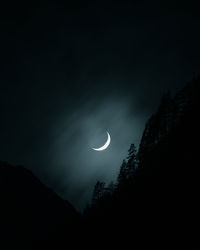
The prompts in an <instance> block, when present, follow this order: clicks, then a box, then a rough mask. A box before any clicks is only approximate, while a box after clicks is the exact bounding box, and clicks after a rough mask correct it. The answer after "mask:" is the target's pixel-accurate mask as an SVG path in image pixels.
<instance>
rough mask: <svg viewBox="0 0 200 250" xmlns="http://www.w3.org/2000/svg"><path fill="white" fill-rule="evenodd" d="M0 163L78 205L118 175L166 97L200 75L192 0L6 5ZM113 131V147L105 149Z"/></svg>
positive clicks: (198, 21) (0, 30) (2, 14)
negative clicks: (98, 149)
mask: <svg viewBox="0 0 200 250" xmlns="http://www.w3.org/2000/svg"><path fill="white" fill-rule="evenodd" d="M0 18H1V24H0V66H1V67H0V117H1V122H0V128H1V129H0V142H1V143H0V160H2V161H8V162H9V163H12V164H19V165H24V166H25V167H27V168H28V169H31V170H32V171H33V173H34V174H35V175H36V176H37V177H38V178H39V179H40V180H41V181H42V182H44V183H45V184H46V185H48V186H49V187H50V188H52V189H53V190H55V191H56V192H57V193H58V194H59V195H61V196H62V197H63V198H64V199H68V200H69V201H71V202H72V204H73V205H75V207H76V208H77V209H81V208H83V207H84V205H85V203H86V202H88V201H89V200H90V198H91V193H92V190H93V185H94V184H95V182H96V181H97V180H98V179H99V180H102V181H106V182H110V181H111V180H115V179H116V176H117V174H118V171H119V168H120V164H121V162H122V160H123V159H124V158H125V157H126V156H127V151H128V148H129V146H130V144H131V143H135V144H136V145H137V146H138V144H139V142H140V138H141V135H142V132H143V129H144V126H145V122H146V120H147V119H148V117H149V116H150V115H151V114H152V113H153V112H155V110H156V108H157V106H158V104H159V102H160V99H161V97H162V94H163V93H164V92H166V91H167V90H168V89H171V90H172V93H175V92H176V91H177V90H179V89H180V88H181V87H182V86H184V85H185V84H186V83H187V82H188V81H189V80H191V79H192V77H193V76H194V74H199V73H200V67H199V66H200V35H199V27H200V15H199V6H197V5H195V4H194V3H193V2H192V1H188V2H187V3H186V2H185V3H184V2H183V1H179V2H178V1H172V2H170V1H147V0H146V1H145V0H144V1H141V0H140V1H126V0H125V1H121V2H120V1H116V2H115V3H114V2H112V3H111V2H109V1H90V2H84V1H82V2H81V4H80V3H78V1H74V2H73V4H66V3H65V2H64V1H40V2H37V1H29V2H28V3H26V5H24V4H20V2H17V3H15V4H13V5H12V4H9V3H8V4H7V5H4V6H1V10H0ZM106 131H108V132H109V133H110V135H111V140H112V141H111V145H110V146H109V148H108V149H107V150H105V151H102V152H95V151H93V150H92V149H91V147H98V146H102V145H103V144H104V142H105V141H106V138H107V135H106Z"/></svg>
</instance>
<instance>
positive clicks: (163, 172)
mask: <svg viewBox="0 0 200 250" xmlns="http://www.w3.org/2000/svg"><path fill="white" fill-rule="evenodd" d="M199 86H200V80H199V79H194V80H193V81H192V82H191V83H190V84H188V85H187V86H186V87H185V88H184V89H183V90H182V91H180V92H179V93H178V94H177V95H176V96H175V98H174V99H171V100H168V101H167V103H166V102H165V103H163V102H162V103H161V106H160V107H159V109H158V112H157V113H156V114H155V115H154V116H153V118H151V119H150V121H148V123H147V126H146V129H145V132H144V135H143V139H142V142H141V145H140V150H139V154H138V156H139V158H140V162H139V167H138V169H137V170H136V171H135V173H134V175H133V176H132V178H130V179H128V180H127V181H125V182H124V183H123V184H120V185H119V184H118V185H117V187H116V189H115V190H114V192H113V194H112V195H111V196H103V197H102V198H101V199H99V201H98V202H97V203H96V204H94V205H92V206H91V207H90V208H88V209H87V210H86V213H85V217H86V220H89V221H90V223H91V227H93V226H95V225H98V227H99V228H100V227H101V228H105V229H104V230H102V231H101V229H99V231H101V236H102V232H103V235H104V236H103V238H107V236H108V235H110V239H111V240H110V242H113V243H114V242H116V241H115V239H116V238H117V239H118V241H117V242H118V244H119V243H121V244H122V246H123V247H127V245H128V244H132V246H133V248H134V247H135V248H136V247H137V249H138V247H139V249H141V248H142V249H143V248H144V249H146V248H147V247H152V246H153V247H154V248H155V247H158V248H159V249H163V248H165V247H166V246H168V247H170V248H172V249H175V248H176V249H181V248H182V247H186V246H187V248H188V249H194V247H196V246H197V245H198V240H199V231H198V225H199V222H200V221H199V211H200V206H199V190H200V176H199V166H200V158H199V157H200V150H199V142H200V130H199V128H200V122H199V119H198V116H199V107H200V105H199V100H200V99H199V97H200V91H199V89H200V88H199ZM165 100H166V99H165ZM168 104H169V105H168ZM169 106H170V108H169ZM104 232H106V233H104ZM111 235H112V236H114V237H111Z"/></svg>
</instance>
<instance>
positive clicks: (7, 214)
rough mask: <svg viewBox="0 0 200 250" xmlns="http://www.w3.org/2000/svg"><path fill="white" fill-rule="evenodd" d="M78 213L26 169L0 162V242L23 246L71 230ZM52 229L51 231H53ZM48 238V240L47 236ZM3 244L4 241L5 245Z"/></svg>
mask: <svg viewBox="0 0 200 250" xmlns="http://www.w3.org/2000/svg"><path fill="white" fill-rule="evenodd" d="M78 219H79V215H78V213H77V212H76V211H75V209H74V208H73V207H72V206H71V204H70V203H68V202H67V201H64V200H62V199H61V198H60V197H58V196H57V195H56V194H55V193H54V192H53V191H52V190H50V189H48V188H47V187H45V186H44V185H43V184H42V183H41V182H40V181H39V180H38V179H37V178H36V177H35V176H34V175H33V174H32V173H31V172H30V171H29V170H27V169H25V168H24V167H22V166H17V167H13V166H10V165H9V164H7V163H4V162H0V242H1V244H3V243H4V244H7V246H9V245H10V244H13V245H15V247H16V246H19V245H21V246H22V247H23V246H26V247H25V248H26V249H30V248H31V247H33V245H34V244H37V242H38V244H39V242H41V241H45V240H46V239H48V237H49V236H50V235H51V236H52V235H54V237H57V235H58V232H59V231H62V229H63V228H65V235H66V238H68V235H67V233H68V232H72V231H73V230H72V227H73V226H74V225H75V223H76V222H77V221H78ZM54 233H55V234H54ZM49 241H50V240H49ZM5 246H6V245H5Z"/></svg>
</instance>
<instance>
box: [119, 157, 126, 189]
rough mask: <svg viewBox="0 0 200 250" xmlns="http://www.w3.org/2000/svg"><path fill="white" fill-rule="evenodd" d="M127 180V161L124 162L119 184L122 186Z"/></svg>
mask: <svg viewBox="0 0 200 250" xmlns="http://www.w3.org/2000/svg"><path fill="white" fill-rule="evenodd" d="M126 179H127V162H126V160H123V162H122V165H121V167H120V171H119V175H118V178H117V181H118V184H122V183H123V182H124V181H125V180H126Z"/></svg>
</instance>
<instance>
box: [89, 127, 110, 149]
mask: <svg viewBox="0 0 200 250" xmlns="http://www.w3.org/2000/svg"><path fill="white" fill-rule="evenodd" d="M106 133H107V135H108V138H107V141H106V143H105V144H104V145H103V146H102V147H100V148H92V149H93V150H96V151H103V150H105V149H106V148H107V147H108V146H109V145H110V142H111V138H110V135H109V133H108V132H107V131H106Z"/></svg>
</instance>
